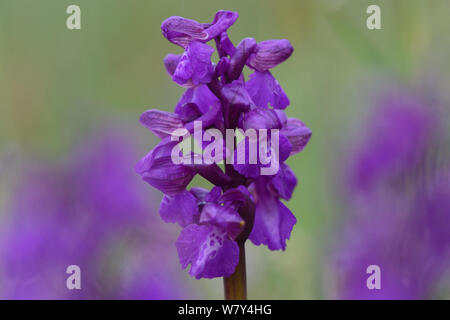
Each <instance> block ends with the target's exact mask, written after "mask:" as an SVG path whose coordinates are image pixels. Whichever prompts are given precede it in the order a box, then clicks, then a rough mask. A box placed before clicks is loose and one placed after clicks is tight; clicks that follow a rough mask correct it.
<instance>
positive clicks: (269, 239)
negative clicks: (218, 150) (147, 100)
mask: <svg viewBox="0 0 450 320" xmlns="http://www.w3.org/2000/svg"><path fill="white" fill-rule="evenodd" d="M237 18H238V13H237V12H232V11H218V12H217V13H216V15H215V17H214V19H213V21H212V22H211V23H199V22H197V21H194V20H190V19H186V18H183V17H178V16H176V17H170V18H168V19H166V20H165V21H164V22H163V23H162V25H161V30H162V34H163V35H164V37H165V38H166V39H167V40H169V41H170V42H172V43H174V44H176V45H179V46H181V47H182V48H183V49H184V50H185V51H184V53H183V54H181V55H176V54H168V55H167V56H166V57H165V58H164V65H165V67H166V70H167V72H168V74H169V76H170V77H171V78H172V80H173V81H174V82H175V83H177V84H178V85H180V86H183V87H185V88H186V91H185V93H184V94H183V96H182V97H181V99H180V101H179V102H178V104H177V105H176V106H175V110H174V113H168V112H163V111H159V110H148V111H146V112H144V113H143V114H142V115H141V118H140V121H141V123H142V124H143V125H144V126H145V127H146V128H148V129H149V130H150V131H152V132H153V133H154V134H155V135H156V136H158V137H159V138H161V139H162V140H161V142H160V143H159V144H158V145H157V146H156V147H155V148H154V149H153V150H152V151H151V152H150V153H149V154H147V156H145V157H144V158H143V159H142V160H141V161H140V162H139V163H138V165H137V166H136V171H137V172H138V173H139V174H140V175H141V176H142V178H143V179H144V180H145V181H146V182H148V183H149V184H150V185H152V186H153V187H155V188H157V189H158V190H160V191H161V192H163V193H164V194H165V196H164V199H163V201H162V203H161V208H160V214H161V217H162V219H163V220H164V221H166V222H171V223H178V224H179V225H180V226H181V227H182V228H183V230H182V232H181V234H180V236H179V238H178V240H177V242H176V246H177V250H178V254H179V258H180V263H181V265H182V267H183V268H186V267H187V266H188V265H189V264H190V265H191V269H190V275H191V276H193V277H196V278H214V277H221V276H223V277H229V276H230V275H231V274H233V272H234V270H235V268H236V266H237V265H238V262H239V252H240V250H241V252H242V250H244V247H243V244H244V242H245V241H246V239H247V238H249V239H250V240H251V241H252V242H253V243H254V244H256V245H261V244H264V245H267V246H268V247H269V249H271V250H284V249H285V248H286V240H287V239H289V237H290V233H291V230H292V228H293V226H294V224H295V223H296V218H295V216H294V215H293V214H292V213H291V211H290V210H289V209H288V208H287V207H286V206H285V205H284V204H283V203H282V202H281V199H285V200H289V199H290V198H291V196H292V193H293V190H294V188H295V186H296V184H297V179H296V177H295V175H294V173H293V172H292V171H291V169H290V168H289V167H288V165H286V164H285V163H284V161H285V160H286V159H287V158H288V157H289V156H291V155H294V154H296V153H298V152H300V151H302V150H303V148H304V147H305V146H306V144H307V143H308V141H309V139H310V137H311V130H309V129H308V128H307V127H306V126H305V125H304V124H303V122H301V121H300V120H297V119H291V118H287V116H286V114H285V113H284V111H282V109H285V108H286V107H287V106H288V105H289V103H290V102H289V99H288V97H287V95H286V94H285V92H284V91H283V89H282V87H281V86H280V84H279V83H278V81H277V80H276V79H275V77H274V76H273V75H272V74H271V73H270V69H272V68H274V67H276V66H277V65H278V64H280V63H282V62H284V61H285V60H286V59H288V58H289V57H290V56H291V54H292V52H293V47H292V45H291V43H290V42H289V41H288V40H286V39H282V40H269V41H262V42H259V43H257V42H256V40H255V39H253V38H245V39H243V40H242V41H241V42H240V43H239V44H238V45H237V46H235V45H234V44H233V43H232V42H231V40H230V39H229V37H228V34H227V30H228V28H230V27H231V26H232V25H233V23H234V22H235V21H236V20H237ZM210 40H214V41H215V44H216V48H217V53H218V56H219V61H218V62H217V63H213V62H212V61H211V56H212V54H213V52H214V49H213V48H212V47H211V46H209V45H208V44H207V42H209V41H210ZM245 66H247V67H248V68H249V69H250V70H251V71H253V73H252V74H250V76H249V80H248V81H245V78H244V75H243V69H244V67H245ZM194 121H201V123H202V128H203V130H206V129H210V128H215V129H216V131H218V132H220V133H221V134H222V138H223V137H225V136H226V134H225V132H226V130H227V129H232V130H233V132H234V130H235V129H242V130H247V129H256V130H259V129H265V130H268V131H270V130H272V129H276V130H279V141H277V142H279V158H277V159H276V161H277V165H278V167H279V170H277V172H275V173H276V174H273V175H271V176H268V175H261V174H260V169H261V168H266V167H267V164H266V163H264V161H263V160H262V159H261V158H259V159H257V158H256V156H255V159H257V161H255V163H249V161H248V159H249V157H250V156H254V154H253V155H249V154H248V153H250V152H248V153H246V154H245V155H243V156H244V157H245V159H246V160H247V161H246V162H245V163H244V164H242V163H237V161H236V160H237V158H238V157H239V156H240V155H239V154H237V148H236V151H235V152H234V151H233V150H235V148H234V147H235V146H234V145H233V148H232V150H229V146H228V145H227V146H226V142H225V141H221V142H222V144H221V145H222V146H226V147H224V150H225V151H224V156H222V157H219V158H218V159H219V160H218V161H221V160H224V159H225V158H227V159H229V157H230V154H231V156H233V155H234V162H231V163H229V162H227V163H226V164H225V172H224V171H222V169H221V168H220V167H219V166H218V165H217V162H213V163H202V164H194V165H192V164H186V163H181V164H174V163H173V161H172V158H171V154H172V150H173V149H174V147H175V146H177V145H178V142H177V141H171V136H170V135H171V134H172V133H173V132H175V131H176V130H177V129H182V128H184V129H185V132H186V133H190V134H192V132H193V131H195V130H194V125H195V123H194ZM270 132H271V131H270ZM201 134H202V137H203V136H204V135H205V131H202V132H201ZM269 136H270V134H268V137H269ZM194 139H197V137H196V136H195V133H194ZM215 139H217V138H215ZM198 140H199V141H198V142H200V143H201V148H202V149H203V150H206V149H207V148H208V147H209V146H210V143H204V142H203V141H202V139H201V138H200V139H198ZM223 140H224V138H223ZM211 142H212V141H211ZM215 142H217V141H215ZM239 143H242V144H248V143H249V138H248V137H245V138H244V140H243V141H241V142H238V141H237V140H236V141H235V140H233V144H236V145H238V144H239ZM258 147H259V148H263V147H262V146H261V140H259V141H258ZM274 148H275V146H273V145H269V146H267V145H266V149H265V150H266V151H270V152H269V153H270V156H269V157H270V158H271V159H272V160H274V159H275V158H276V157H275V155H274V153H275V152H277V153H278V151H275V149H274ZM248 149H249V148H247V147H246V149H245V150H248ZM227 152H228V153H227ZM184 156H185V157H186V155H184ZM190 156H192V154H188V155H187V157H190ZM216 156H217V155H216ZM277 156H278V154H277ZM260 157H261V156H260ZM197 174H198V175H200V176H202V177H203V178H205V179H206V180H208V181H209V182H211V183H212V184H213V185H214V186H215V187H214V188H212V189H211V190H210V191H208V190H204V189H199V188H192V189H190V190H186V187H187V186H188V184H189V183H190V182H191V180H192V179H193V177H194V176H195V175H197Z"/></svg>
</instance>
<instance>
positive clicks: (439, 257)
mask: <svg viewBox="0 0 450 320" xmlns="http://www.w3.org/2000/svg"><path fill="white" fill-rule="evenodd" d="M380 98H381V99H380V100H379V102H378V103H377V105H376V106H377V109H376V111H375V112H374V114H373V115H372V116H371V123H370V125H369V126H368V127H367V131H368V132H367V133H368V134H367V136H366V137H364V140H363V141H362V143H361V145H360V146H358V147H357V149H356V152H355V153H354V154H351V156H350V158H349V160H350V161H349V163H351V167H350V170H349V171H348V172H347V173H348V182H349V189H348V203H347V205H348V208H349V213H351V214H350V216H349V217H348V218H349V219H348V222H347V223H346V224H345V225H344V226H343V229H344V231H345V232H344V237H342V238H343V239H341V240H342V241H340V242H339V245H337V246H336V247H334V248H333V252H334V258H335V260H336V261H335V262H336V264H335V267H336V268H335V269H334V274H335V275H336V271H337V279H339V280H338V282H339V283H338V292H339V293H338V297H339V298H345V299H426V298H431V297H433V296H435V295H436V294H438V293H437V291H438V290H439V288H437V287H438V284H439V282H440V281H441V280H442V279H445V275H446V272H448V270H449V267H450V232H449V228H448V223H447V221H449V218H450V171H449V164H450V162H449V159H448V158H447V159H445V158H446V157H439V156H438V155H437V153H436V151H437V150H439V147H440V146H441V145H443V144H444V143H443V142H444V141H445V139H446V138H445V134H444V132H443V131H442V130H441V126H440V122H439V121H438V119H439V115H440V114H441V113H440V112H438V110H437V109H436V106H434V105H433V104H432V103H428V100H426V99H424V98H423V97H420V96H418V95H417V94H414V93H411V92H408V91H399V90H395V91H392V92H388V93H383V94H382V95H381V96H380ZM447 134H448V133H447ZM439 158H441V159H439ZM370 265H377V266H379V267H380V269H381V289H380V290H369V288H368V287H367V285H366V281H367V278H368V277H369V275H368V274H366V269H367V267H368V266H370ZM442 283H443V282H442V281H441V284H442Z"/></svg>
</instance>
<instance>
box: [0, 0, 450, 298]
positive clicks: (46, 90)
mask: <svg viewBox="0 0 450 320" xmlns="http://www.w3.org/2000/svg"><path fill="white" fill-rule="evenodd" d="M70 4H77V5H79V6H80V7H81V12H82V15H81V21H82V22H81V23H82V27H81V30H73V31H72V30H68V29H67V28H66V19H67V17H68V15H67V14H66V8H67V7H68V6H69V5H70ZM370 4H378V5H379V6H380V7H381V10H382V30H368V29H367V27H366V19H367V16H368V15H367V14H366V8H367V6H368V5H370ZM219 9H226V10H233V11H238V12H239V18H238V20H237V21H236V23H235V24H234V25H233V26H232V27H231V29H230V31H229V34H230V38H231V39H232V40H233V41H234V42H235V43H237V42H238V41H240V40H241V39H242V38H244V37H253V38H255V39H256V40H257V41H262V40H266V39H282V38H286V39H289V40H290V41H291V43H292V45H293V47H294V49H295V50H294V53H293V55H292V56H291V57H290V59H288V60H287V61H286V62H285V63H283V64H282V65H280V66H278V67H277V68H276V69H274V71H273V73H274V75H275V76H276V77H277V79H278V81H279V82H280V84H281V86H282V87H283V88H284V90H285V92H286V93H287V95H288V96H289V98H290V101H291V107H290V108H289V109H287V114H288V116H290V117H297V118H299V119H301V120H302V121H303V122H304V123H305V124H306V125H307V126H308V127H309V128H310V129H311V130H312V132H313V135H312V138H311V141H310V143H309V145H308V147H307V148H306V149H305V150H304V151H303V152H302V153H300V154H299V155H297V156H295V157H293V158H290V159H289V160H288V164H289V165H290V166H291V167H292V169H293V171H294V172H295V173H296V175H297V177H298V179H299V184H298V187H297V188H296V190H295V192H294V195H293V197H292V199H291V200H290V201H289V202H287V203H286V204H287V206H288V207H289V208H290V209H291V211H292V212H293V213H294V214H295V215H296V217H297V224H296V225H295V227H294V229H293V232H292V234H291V239H290V240H289V241H288V242H287V249H286V251H285V252H275V251H274V252H272V251H269V250H268V249H267V248H266V247H264V246H260V247H256V246H254V245H253V244H251V243H250V242H248V243H247V245H246V248H247V259H248V262H247V273H248V282H249V288H248V295H249V298H250V299H325V298H339V297H340V295H339V293H337V292H336V290H338V289H336V282H339V281H338V280H339V279H338V278H339V272H338V271H337V270H336V269H335V267H334V265H333V262H332V257H333V254H334V253H335V252H334V249H333V248H334V246H336V245H337V244H338V243H339V241H340V236H341V231H342V230H345V228H344V227H343V223H344V222H345V221H346V220H345V219H346V218H348V214H347V212H346V211H347V209H348V208H349V207H350V205H348V203H347V204H346V201H348V200H347V199H346V196H344V195H343V193H344V191H343V190H342V188H344V186H345V185H346V182H345V180H346V178H345V175H346V172H347V171H346V168H347V167H348V165H349V160H348V157H349V156H350V155H351V154H352V152H354V149H355V148H357V146H358V145H360V140H361V139H362V138H363V137H364V136H365V135H366V134H367V132H368V131H369V129H368V128H369V127H370V124H371V123H372V120H373V118H372V116H371V115H372V109H373V105H374V103H375V104H376V102H375V101H377V100H378V98H379V94H380V92H385V91H389V90H396V88H401V90H404V91H408V92H413V93H414V95H419V96H426V99H425V100H426V101H429V100H427V99H428V98H430V96H431V97H432V98H431V99H432V100H433V101H438V102H436V104H439V106H440V112H442V114H443V116H440V118H441V123H442V126H443V128H444V129H443V132H444V134H443V135H444V136H446V134H447V132H448V130H447V129H448V127H449V125H448V124H449V121H448V118H446V116H445V111H450V99H449V98H450V97H449V92H450V90H449V89H450V72H449V71H450V42H449V41H448V35H449V33H450V23H449V14H450V2H449V1H447V0H435V1H426V0H395V1H387V0H377V1H369V0H302V1H298V0H283V1H269V0H263V1H261V0H247V1H234V0H229V1H215V0H214V1H200V0H190V1H183V0H177V1H147V0H128V1H121V0H96V1H90V0H71V1H68V0H59V1H53V0H40V1H34V0H0V170H1V171H0V225H1V226H2V227H1V228H0V232H1V234H0V238H1V237H3V236H4V235H5V234H7V233H8V232H9V231H11V230H12V229H11V228H12V227H10V224H9V223H10V220H11V219H12V218H11V217H10V215H11V214H12V213H11V212H12V211H11V210H10V208H11V207H13V206H14V201H16V200H15V199H16V198H17V196H18V195H19V196H20V194H21V192H22V191H21V190H23V189H22V188H21V186H22V185H27V186H29V183H28V182H29V180H28V179H31V178H30V176H31V175H28V174H27V171H26V170H24V169H23V166H28V165H30V164H31V165H32V166H35V165H38V164H39V165H40V164H42V165H43V166H45V167H46V168H47V170H55V167H57V166H62V167H65V166H70V167H71V168H72V167H75V168H72V169H71V170H72V171H71V174H72V175H73V176H72V178H68V179H66V180H64V182H63V183H62V185H61V186H60V188H62V189H63V190H65V191H67V192H72V189H73V186H74V185H75V184H77V183H78V181H77V179H80V176H81V175H82V172H81V171H82V170H84V169H83V168H85V167H83V166H80V167H77V166H76V165H73V163H75V164H77V160H73V159H72V158H71V155H73V154H74V153H75V151H76V150H78V149H79V148H80V146H83V145H84V144H86V142H89V141H91V142H92V141H94V145H93V148H94V149H95V141H96V140H95V138H93V137H98V136H99V135H100V136H101V135H103V134H105V132H106V131H108V132H113V133H114V134H115V136H117V135H120V136H121V137H122V138H123V139H124V140H125V141H132V142H133V145H134V151H133V152H134V153H133V155H134V157H132V158H131V159H126V160H124V161H125V167H126V164H128V163H129V175H130V177H131V178H130V179H134V180H136V181H133V186H134V187H135V188H138V189H139V190H140V191H139V193H140V194H144V196H143V197H144V199H145V200H146V201H148V203H147V204H146V205H145V206H148V210H149V212H148V215H152V216H153V218H151V219H154V220H157V221H158V222H155V223H152V222H151V221H147V222H146V224H144V225H145V226H148V229H145V228H144V229H143V228H142V227H140V228H139V234H144V235H143V238H142V239H144V240H142V241H151V242H152V243H158V241H164V243H166V244H167V246H166V248H165V249H163V250H162V251H163V252H165V255H167V257H165V258H164V259H163V258H160V254H159V253H155V252H156V251H155V252H148V251H151V250H160V249H152V248H154V247H157V246H156V245H153V246H150V245H149V247H148V248H147V249H142V248H143V247H145V242H144V243H138V244H136V242H139V241H140V240H136V239H132V240H130V234H129V233H130V231H129V230H128V229H127V231H126V232H127V234H126V235H125V236H124V237H125V238H126V240H123V239H122V238H123V237H121V238H120V239H122V240H119V241H118V242H119V245H117V247H112V248H109V249H107V250H109V251H108V253H106V254H104V255H100V256H97V257H96V259H100V260H102V259H103V258H101V257H103V256H108V255H109V256H110V255H112V254H113V253H114V251H115V250H117V251H120V252H122V251H125V252H127V250H129V252H130V253H129V254H128V255H127V254H117V256H115V257H114V259H112V260H111V261H112V262H111V263H109V262H108V263H101V262H100V263H99V267H98V268H99V270H98V271H97V273H98V274H101V275H102V276H101V278H102V281H104V282H105V283H108V281H110V280H109V278H108V277H110V278H111V279H113V278H116V277H117V269H121V268H122V269H124V271H120V273H123V274H126V275H125V276H124V277H128V278H133V276H135V277H139V279H142V280H136V281H138V282H139V281H144V278H145V277H146V273H145V272H144V271H142V270H140V271H136V270H135V269H136V266H135V264H136V263H137V262H136V261H140V260H139V259H137V260H134V262H133V261H132V260H133V257H135V255H136V254H137V255H139V257H141V258H142V256H147V253H148V254H149V255H150V256H151V258H150V260H151V261H150V266H148V267H146V268H147V269H148V270H149V274H152V272H151V271H152V268H154V269H155V270H156V269H157V270H160V269H161V268H162V269H163V270H164V269H165V268H166V265H162V266H161V264H167V266H168V267H167V272H170V275H167V276H168V278H170V279H171V280H172V281H173V280H174V279H178V280H177V281H178V283H175V284H172V285H171V286H173V287H175V288H176V289H177V293H176V294H174V295H170V294H169V293H167V295H163V298H165V297H175V298H178V297H181V298H205V299H206V298H207V299H222V298H223V287H222V280H221V279H213V280H204V279H203V280H195V279H192V278H190V277H189V275H188V273H187V271H186V270H181V267H180V266H179V264H178V261H177V253H176V248H175V245H174V242H175V240H176V238H177V235H178V232H179V228H178V227H177V226H175V225H164V224H163V223H160V221H159V220H160V219H159V216H158V212H157V208H158V204H159V200H160V198H161V194H160V193H159V191H156V190H154V189H153V188H151V187H149V186H148V185H147V184H145V183H144V182H143V181H141V180H140V178H139V177H138V175H137V174H136V173H135V172H134V165H135V163H136V162H137V161H138V160H139V159H140V157H142V156H144V155H145V154H146V153H147V152H148V151H149V150H150V149H151V148H152V147H153V146H154V145H155V144H156V143H157V139H156V138H155V137H154V136H153V135H152V134H151V133H150V132H148V130H147V129H145V128H144V127H142V126H141V125H140V124H139V122H138V118H139V115H140V114H141V113H142V112H143V111H145V110H146V109H150V108H158V109H161V110H165V111H172V110H173V108H174V106H175V104H176V103H177V101H178V99H179V97H180V96H181V94H182V92H183V88H181V87H179V86H177V85H176V84H174V83H173V82H172V81H171V79H170V77H169V76H168V75H167V73H166V70H165V68H164V65H163V63H162V60H163V58H164V56H165V55H166V54H167V53H177V54H178V53H181V48H179V47H176V46H174V45H173V44H171V43H169V42H168V41H166V39H164V37H163V36H162V35H161V30H160V25H161V22H162V21H163V20H164V19H166V18H167V17H169V16H174V15H179V16H183V17H186V18H190V19H195V20H197V21H201V22H209V21H211V20H212V18H213V17H214V14H215V12H216V11H217V10H219ZM213 59H214V60H215V61H217V56H216V55H214V56H213ZM246 76H248V70H247V72H246ZM425 109H427V107H425ZM441 109H442V110H443V111H442V110H441ZM114 139H116V138H114ZM388 139H389V138H388ZM441 140H442V141H444V142H440V144H439V150H441V149H444V151H443V152H442V153H444V154H445V153H446V152H445V149H446V148H448V144H447V145H445V141H446V142H448V136H446V137H444V138H442V139H441ZM127 143H128V142H125V144H127ZM400 143H401V142H400ZM113 144H114V143H113ZM122 147H123V145H121V144H118V146H117V148H122ZM124 148H125V147H124ZM98 150H99V152H101V150H103V149H101V148H98ZM119 150H121V149H119ZM433 150H434V151H433ZM433 150H431V153H432V154H433V152H437V151H436V150H438V149H437V147H436V149H433ZM94 153H95V152H94ZM119 153H120V151H119ZM68 159H71V160H70V161H69V160H68ZM88 159H89V158H88ZM69 162H70V165H69ZM105 163H109V161H108V160H106V162H105ZM87 167H89V168H90V169H91V170H92V167H91V166H90V165H87ZM77 170H80V171H77ZM111 171H114V166H111V168H110V169H104V171H103V175H109V174H110V172H111ZM124 172H126V170H125V171H124ZM103 175H102V174H99V179H102V177H103ZM124 175H127V173H124ZM39 181H40V180H38V181H37V183H39ZM198 182H200V183H202V184H203V186H208V184H206V183H205V182H201V180H200V179H198V180H197V179H196V180H195V181H194V182H193V184H194V183H198ZM89 185H90V184H89ZM80 188H83V187H80ZM54 196H55V197H56V196H57V195H54ZM110 196H112V197H114V192H111V194H107V197H110ZM50 198H51V197H50ZM350 198H351V197H350ZM71 199H72V200H68V201H73V202H75V204H76V202H77V198H76V197H73V198H71ZM75 204H74V205H75ZM41 205H42V206H44V205H43V204H42V202H41V201H39V200H38V201H37V203H36V207H35V208H38V207H40V206H41ZM449 208H450V207H449ZM105 210H106V213H105V216H104V219H106V220H108V219H110V218H109V217H108V212H110V211H113V210H110V209H105ZM144 210H145V209H144ZM36 211H39V210H38V209H36ZM77 212H78V211H77ZM130 214H131V213H130ZM24 219H26V218H24ZM38 219H39V217H38ZM71 219H75V220H76V219H77V216H75V217H71ZM80 219H81V218H80ZM71 221H72V220H71ZM443 221H444V222H446V224H447V228H448V221H450V220H443ZM68 223H69V222H68ZM70 223H72V224H73V225H76V224H77V223H78V222H76V221H75V222H73V221H72V222H70ZM386 223H387V224H389V223H390V222H389V218H388V219H387V220H386ZM31 228H33V226H31ZM80 228H82V225H81V226H80ZM95 228H97V227H95ZM111 228H113V227H111ZM142 229H143V230H142ZM96 230H100V231H98V232H102V231H101V230H103V229H96ZM113 230H114V229H113ZM120 230H122V229H120ZM108 232H112V233H113V234H114V232H113V231H111V230H109V231H108ZM118 232H119V231H118ZM120 232H125V231H123V230H122V231H120ZM146 233H148V234H147V235H145V234H146ZM160 234H163V235H162V236H160V237H161V239H162V240H158V239H159V238H158V237H159V235H160ZM77 235H79V233H77ZM79 236H80V237H83V235H79ZM149 236H150V237H151V240H148V239H147V237H149ZM68 237H69V238H68V239H66V241H68V242H71V241H72V239H71V238H70V237H71V235H70V234H69V236H68ZM38 238H39V236H38ZM131 238H133V236H131ZM447 240H448V238H444V240H442V241H447ZM73 241H76V240H75V239H73ZM102 241H103V240H102ZM0 246H1V241H0ZM44 246H45V245H44ZM17 250H20V248H19V249H17ZM105 250H106V249H105ZM139 250H141V251H139ZM142 250H143V251H145V252H146V253H145V254H144V253H142V252H143V251H142ZM111 252H113V253H111ZM132 252H138V253H132ZM0 254H4V252H3V251H0ZM161 255H162V254H161ZM441 257H442V259H445V257H446V256H445V255H444V254H442V255H441ZM41 258H42V257H41V255H40V254H38V255H37V257H36V260H39V259H41ZM105 259H106V258H105ZM128 259H131V260H128ZM152 259H153V260H152ZM56 260H57V259H56ZM27 261H28V260H27ZM29 261H30V262H29V266H28V267H29V268H30V269H31V270H32V269H33V268H38V267H37V266H35V265H34V261H35V260H33V259H31V260H29ZM102 261H103V262H104V260H102ZM108 261H109V260H108ZM10 262H11V261H8V260H4V258H2V260H0V279H1V281H0V298H9V297H11V296H13V295H12V294H10V292H9V291H8V290H10V287H8V284H7V282H8V281H9V280H8V279H9V278H8V269H9V268H8V264H9V263H10ZM11 263H12V262H11ZM18 263H19V264H20V263H21V262H20V260H19V262H18ZM73 263H75V262H73ZM443 268H444V269H446V266H445V265H444V267H443ZM137 269H139V268H137ZM36 270H38V269H36ZM58 270H59V269H58ZM447 270H448V269H447ZM55 272H57V271H55ZM60 272H61V273H62V277H63V278H64V277H65V276H66V275H65V269H61V271H60ZM158 272H159V273H157V274H160V272H161V271H158ZM361 272H362V273H363V274H364V275H365V274H366V273H365V270H361ZM445 272H446V270H444V271H443V273H445ZM38 276H39V275H38ZM47 276H48V275H47ZM97 278H98V277H97ZM18 281H19V282H20V280H18ZM83 281H89V280H88V279H84V280H83ZM92 281H94V282H95V281H97V280H95V279H94V280H92ZM111 281H112V280H111ZM430 281H431V280H430ZM447 283H448V282H447ZM61 285H62V286H64V285H65V282H62V284H61ZM10 286H14V285H10ZM105 286H106V287H107V289H105V290H100V293H99V294H98V295H95V296H93V298H121V297H123V296H122V295H121V293H120V292H114V290H122V289H121V288H122V287H121V286H120V285H117V286H112V285H111V287H108V286H107V285H105ZM163 286H164V285H163ZM449 288H450V287H446V286H444V287H443V288H439V293H438V294H435V293H434V291H433V292H432V293H430V294H428V295H427V296H426V297H436V296H437V297H441V298H447V299H448V298H449V297H450V291H449ZM63 289H64V288H63ZM64 290H65V289H64ZM436 290H437V289H436ZM338 291H339V290H338ZM30 294H31V293H30ZM49 296H50V297H55V296H56V297H62V298H69V299H70V298H80V297H79V296H76V295H75V293H74V294H73V295H72V293H65V295H64V296H62V295H58V294H51V295H49ZM131 296H132V297H140V296H136V295H134V296H133V295H131ZM25 297H26V295H25ZM40 297H42V298H46V296H39V294H36V295H34V296H32V298H40ZM142 297H144V298H145V297H147V296H142ZM149 297H150V298H151V296H149ZM87 298H90V296H87Z"/></svg>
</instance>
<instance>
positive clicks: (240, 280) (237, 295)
mask: <svg viewBox="0 0 450 320" xmlns="http://www.w3.org/2000/svg"><path fill="white" fill-rule="evenodd" d="M223 286H224V292H225V300H247V274H246V270H245V244H244V243H240V244H239V263H238V265H237V267H236V270H235V271H234V273H233V274H232V275H231V276H229V277H224V278H223Z"/></svg>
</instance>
